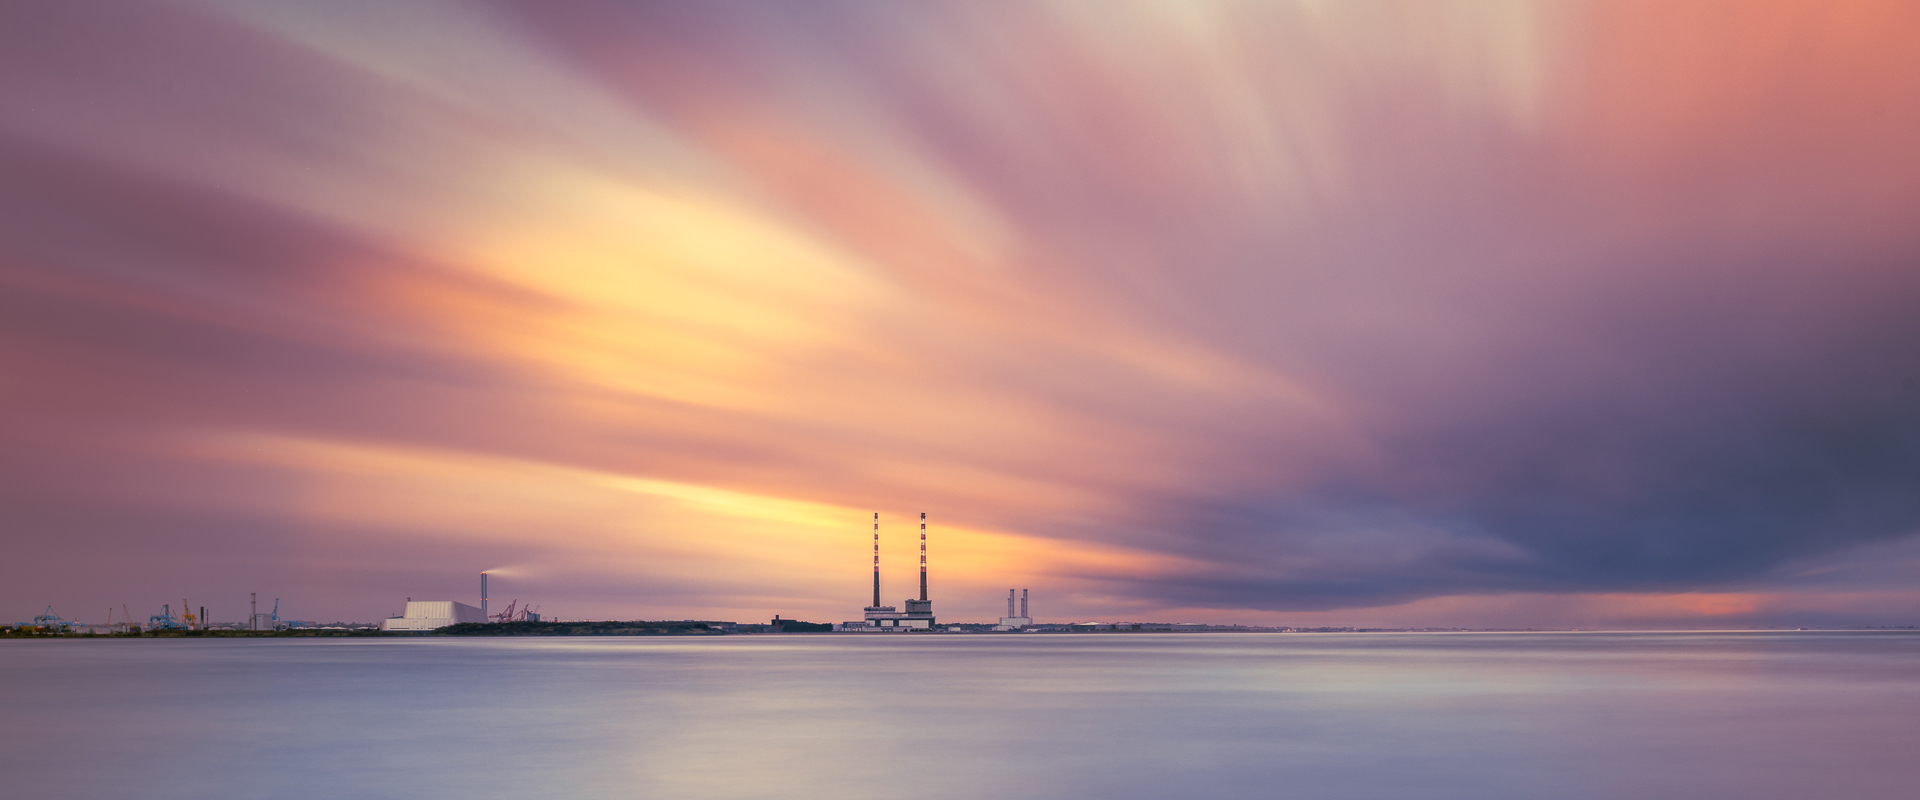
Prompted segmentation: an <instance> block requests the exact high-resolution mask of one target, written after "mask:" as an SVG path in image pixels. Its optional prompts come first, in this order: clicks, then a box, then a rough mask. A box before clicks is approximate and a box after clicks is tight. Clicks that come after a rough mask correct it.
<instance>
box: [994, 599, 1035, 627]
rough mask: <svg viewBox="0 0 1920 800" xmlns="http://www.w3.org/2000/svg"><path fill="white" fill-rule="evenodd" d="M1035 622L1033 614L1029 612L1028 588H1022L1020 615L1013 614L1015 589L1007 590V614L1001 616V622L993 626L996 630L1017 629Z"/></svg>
mask: <svg viewBox="0 0 1920 800" xmlns="http://www.w3.org/2000/svg"><path fill="white" fill-rule="evenodd" d="M1032 624H1033V616H1032V615H1030V614H1028V613H1027V590H1025V589H1021V590H1020V616H1017V617H1016V616H1014V615H1013V590H1012V589H1008V590H1007V615H1006V616H1004V617H1001V618H1000V624H998V625H995V626H993V629H994V630H996V631H1017V630H1020V629H1021V628H1025V627H1027V626H1029V625H1032Z"/></svg>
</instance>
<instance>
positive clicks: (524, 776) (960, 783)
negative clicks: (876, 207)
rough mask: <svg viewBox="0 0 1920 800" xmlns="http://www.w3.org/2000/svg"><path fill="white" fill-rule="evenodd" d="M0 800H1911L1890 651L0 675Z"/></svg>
mask: <svg viewBox="0 0 1920 800" xmlns="http://www.w3.org/2000/svg"><path fill="white" fill-rule="evenodd" d="M0 714H4V717H3V718H0V719H3V720H4V725H3V726H0V769H4V773H0V786H5V787H6V791H5V792H4V794H5V795H6V796H8V797H18V798H142V800H156V799H159V798H375V797H392V798H442V797H444V798H461V799H462V800H475V799H476V798H729V797H799V798H810V797H819V798H869V797H871V798H911V800H944V799H945V798H994V800H1004V799H1006V798H1039V797H1062V798H1161V797H1165V798H1200V797H1222V798H1226V797H1232V798H1244V797H1286V798H1453V797H1457V798H1475V799H1476V800H1484V799H1485V798H1621V797H1634V798H1912V797H1916V796H1920V635H1915V634H1911V633H1709V634H1699V633H1690V634H1622V633H1607V634H1595V633H1575V634H1175V635H1118V636H1114V635H1081V636H1045V635H1028V636H1021V635H1003V636H965V635H946V636H916V637H911V638H906V637H902V638H891V637H888V638H875V637H845V636H760V637H747V636H740V637H728V638H716V639H683V638H654V639H560V640H532V639H510V640H472V639H466V640H460V639H453V640H421V639H363V640H354V639H341V640H284V639H282V640H270V639H269V640H228V641H221V640H207V641H191V640H121V641H40V642H35V641H6V642H0Z"/></svg>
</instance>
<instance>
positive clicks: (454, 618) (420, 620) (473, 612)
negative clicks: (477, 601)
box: [380, 600, 487, 631]
mask: <svg viewBox="0 0 1920 800" xmlns="http://www.w3.org/2000/svg"><path fill="white" fill-rule="evenodd" d="M486 621H487V615H486V612H483V611H481V610H480V609H477V608H474V607H473V606H470V605H467V604H466V603H460V602H456V601H453V600H408V601H407V613H405V614H402V615H400V616H398V617H389V618H387V619H383V620H381V621H380V630H383V631H430V630H433V629H435V628H444V627H447V626H448V625H457V624H459V623H462V622H486Z"/></svg>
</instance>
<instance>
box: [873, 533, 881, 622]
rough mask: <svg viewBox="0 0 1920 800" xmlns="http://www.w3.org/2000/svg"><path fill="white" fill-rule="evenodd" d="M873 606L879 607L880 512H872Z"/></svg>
mask: <svg viewBox="0 0 1920 800" xmlns="http://www.w3.org/2000/svg"><path fill="white" fill-rule="evenodd" d="M873 607H875V608H879V607H880V512H878V511H875V512H873Z"/></svg>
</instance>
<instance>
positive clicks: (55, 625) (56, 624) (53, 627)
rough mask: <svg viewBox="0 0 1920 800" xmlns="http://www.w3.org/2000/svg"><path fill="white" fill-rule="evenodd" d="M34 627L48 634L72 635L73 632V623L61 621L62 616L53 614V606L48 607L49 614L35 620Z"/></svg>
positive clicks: (41, 615) (36, 617)
mask: <svg viewBox="0 0 1920 800" xmlns="http://www.w3.org/2000/svg"><path fill="white" fill-rule="evenodd" d="M33 627H36V628H39V629H41V630H44V631H46V632H48V633H72V632H73V623H72V622H70V621H67V620H64V619H61V618H60V615H58V614H55V613H53V606H47V613H45V614H40V615H38V616H35V617H34V618H33Z"/></svg>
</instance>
